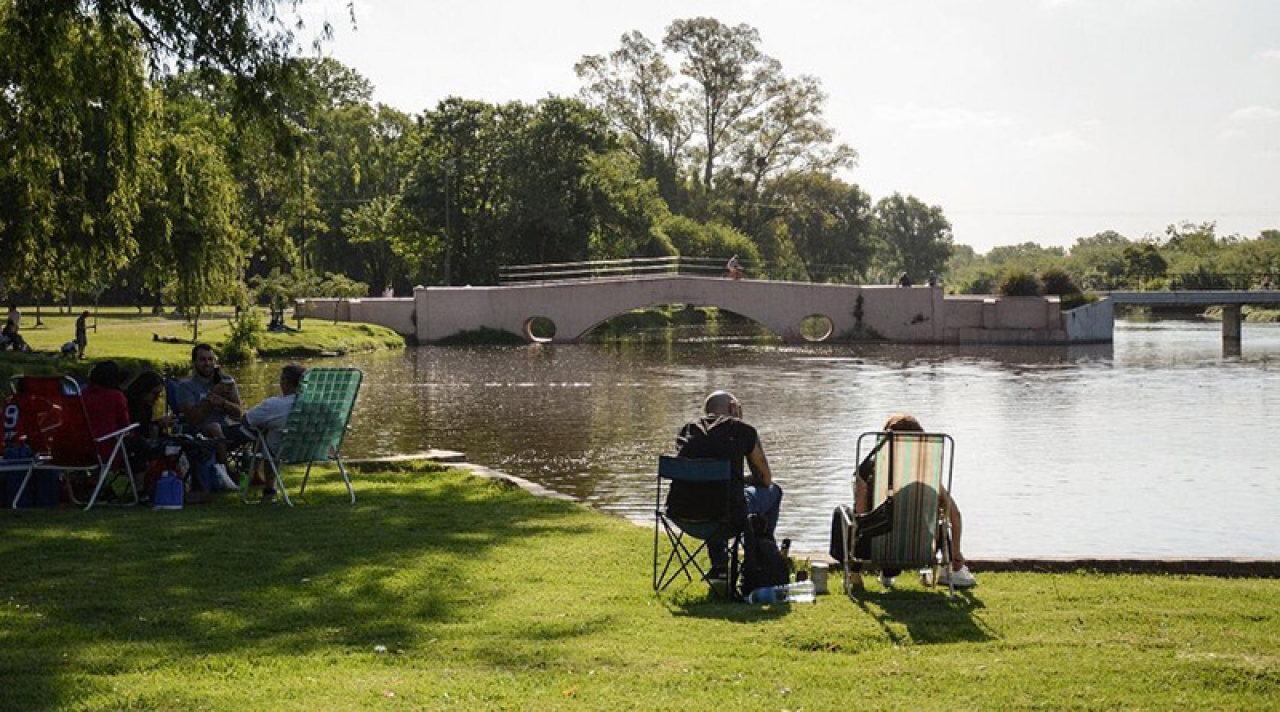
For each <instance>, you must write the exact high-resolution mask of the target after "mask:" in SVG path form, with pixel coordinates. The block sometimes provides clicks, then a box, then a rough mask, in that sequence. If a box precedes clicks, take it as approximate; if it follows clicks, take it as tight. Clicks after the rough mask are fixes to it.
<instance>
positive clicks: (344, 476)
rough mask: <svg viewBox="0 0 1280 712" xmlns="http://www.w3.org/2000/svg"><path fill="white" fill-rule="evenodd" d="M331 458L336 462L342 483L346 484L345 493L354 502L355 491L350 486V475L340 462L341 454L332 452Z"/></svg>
mask: <svg viewBox="0 0 1280 712" xmlns="http://www.w3.org/2000/svg"><path fill="white" fill-rule="evenodd" d="M333 459H334V461H335V462H337V463H338V473H339V474H341V475H342V483H343V484H345V485H346V486H347V494H348V495H350V496H351V503H352V504H355V503H356V491H355V490H354V489H352V488H351V476H350V475H348V474H347V468H346V466H345V465H343V464H342V456H341V455H338V454H336V453H335V454H334V456H333Z"/></svg>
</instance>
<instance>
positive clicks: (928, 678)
mask: <svg viewBox="0 0 1280 712" xmlns="http://www.w3.org/2000/svg"><path fill="white" fill-rule="evenodd" d="M296 477H297V476H296V474H295V475H294V479H295V480H296ZM356 487H357V493H358V495H359V497H360V501H359V503H358V504H357V505H356V506H354V507H352V506H349V505H347V504H345V503H344V501H343V492H342V490H341V487H340V485H339V484H337V483H336V481H335V480H334V479H333V478H332V475H330V476H329V477H328V478H326V480H325V481H324V483H323V486H321V487H320V488H319V491H317V492H316V493H315V494H314V496H313V497H312V500H313V501H312V502H311V503H309V504H304V505H300V506H298V507H297V508H295V509H292V510H289V509H285V508H282V507H247V506H242V505H240V504H239V503H238V502H236V501H232V500H229V499H225V500H220V501H216V502H214V503H212V504H210V505H203V506H199V507H190V508H188V509H186V510H184V511H181V512H153V511H149V510H144V509H127V510H118V509H116V510H112V509H105V508H104V509H101V510H99V509H95V510H94V511H92V512H89V513H84V512H79V511H70V510H25V511H20V512H16V513H14V512H9V511H5V512H3V513H0V561H3V562H4V566H3V567H2V568H0V680H3V691H2V693H0V707H6V708H13V709H51V708H71V709H119V708H128V709H213V710H244V709H297V710H317V709H323V710H334V709H339V710H340V709H352V710H354V709H369V708H387V709H402V708H403V709H420V708H459V709H480V708H507V709H546V708H553V709H556V708H561V709H615V708H616V709H668V708H683V709H711V708H713V707H715V708H726V709H791V710H801V709H807V710H817V709H835V708H844V707H850V706H854V705H856V706H858V707H869V708H871V709H876V708H884V707H890V708H925V709H957V708H958V709H970V708H978V707H981V708H1003V707H1047V708H1054V709H1057V708H1063V707H1068V708H1069V707H1077V708H1111V707H1130V708H1132V707H1143V708H1172V707H1194V708H1235V709H1260V708H1274V707H1275V705H1276V700H1277V699H1280V620H1278V619H1280V581H1272V580H1243V579H1241V580H1226V579H1212V578H1201V577H1172V576H1101V575H1092V574H1088V573H1077V574H1068V575H1050V574H985V575H982V574H981V573H980V576H981V578H982V583H981V586H980V587H979V588H977V589H976V590H974V591H973V592H972V593H971V594H966V595H963V596H960V597H958V598H956V599H954V600H951V601H948V600H947V599H946V597H945V595H943V594H942V593H941V592H940V591H931V590H925V589H920V588H916V587H915V586H914V585H913V584H907V585H905V586H904V587H903V588H901V589H899V590H897V591H894V592H891V593H883V592H877V591H874V590H873V591H869V592H867V593H865V594H863V595H861V596H860V598H859V600H857V601H856V602H854V601H850V600H849V599H848V598H846V597H843V596H840V595H834V594H833V595H830V596H823V597H819V600H818V602H817V603H816V604H812V605H797V606H795V607H792V608H789V609H788V608H787V607H784V606H775V607H751V606H746V605H743V604H727V603H719V602H714V601H710V600H709V599H708V598H707V596H706V595H705V589H704V587H703V586H702V585H699V584H691V585H688V586H686V587H684V588H682V589H679V590H676V591H672V592H669V593H668V594H665V595H663V596H662V597H655V596H654V595H653V593H652V591H651V590H650V582H649V577H650V556H651V548H650V547H651V545H652V544H651V542H652V540H651V538H650V537H651V534H652V533H651V531H649V530H647V529H642V528H639V527H636V526H634V525H632V524H629V523H626V522H623V521H621V520H619V519H616V518H614V517H610V516H607V515H604V514H600V513H597V512H594V511H592V510H589V509H587V508H586V507H583V506H579V505H574V504H569V503H564V502H559V501H553V500H544V499H536V498H534V497H531V496H529V495H527V494H526V493H524V492H523V491H520V490H517V489H514V488H511V487H509V486H505V485H503V484H500V483H495V482H491V481H486V480H480V479H476V478H471V477H469V476H466V475H464V474H460V473H454V472H400V473H383V474H362V475H359V476H358V477H357V479H356ZM904 578H907V577H904ZM380 646H382V647H380ZM383 648H385V652H382V651H383Z"/></svg>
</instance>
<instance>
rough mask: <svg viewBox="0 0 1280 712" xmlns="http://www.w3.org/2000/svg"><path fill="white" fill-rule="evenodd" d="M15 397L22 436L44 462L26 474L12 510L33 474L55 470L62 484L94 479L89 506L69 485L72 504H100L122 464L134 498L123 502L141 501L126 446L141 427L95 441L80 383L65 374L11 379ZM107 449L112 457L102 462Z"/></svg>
mask: <svg viewBox="0 0 1280 712" xmlns="http://www.w3.org/2000/svg"><path fill="white" fill-rule="evenodd" d="M13 393H14V396H13V401H12V404H13V405H16V406H17V408H18V413H17V418H18V432H19V433H21V434H23V435H26V437H27V444H28V445H30V446H31V449H32V450H33V451H34V452H35V454H36V456H37V457H38V458H39V460H40V461H39V463H38V464H36V465H35V467H33V468H32V469H31V470H28V472H27V475H26V477H24V478H23V480H22V484H21V485H20V486H19V487H18V492H17V495H16V496H15V497H14V498H13V503H14V504H13V506H14V508H17V506H18V499H19V498H20V497H21V496H22V492H23V490H25V489H26V488H27V485H28V484H29V483H30V481H31V475H32V472H33V471H34V470H36V469H41V470H57V471H58V472H61V473H63V479H64V480H66V479H67V478H68V477H70V476H73V475H86V476H88V477H89V478H90V480H91V481H92V480H93V479H96V483H95V484H94V487H93V494H91V495H90V496H89V499H88V501H87V502H81V501H80V500H79V499H78V498H77V497H76V493H75V488H74V487H72V486H70V482H69V481H68V482H67V485H68V486H67V492H68V495H69V496H70V498H71V501H72V502H73V503H75V504H84V508H85V509H86V510H88V509H89V508H91V507H93V505H94V503H95V502H97V501H98V495H99V494H100V493H101V492H102V487H103V486H104V485H105V484H106V483H107V479H108V476H109V475H111V474H112V473H113V472H115V471H116V470H118V469H119V468H120V466H121V465H123V466H124V468H123V469H124V472H125V475H126V476H127V479H128V481H129V492H131V493H132V495H133V498H132V500H129V501H126V502H124V504H137V503H138V501H139V499H140V498H139V497H138V486H137V485H136V484H135V483H134V481H133V468H132V467H131V466H130V465H129V457H128V455H127V453H126V452H125V448H124V438H125V435H127V434H128V433H129V432H130V431H132V430H133V429H134V428H136V427H138V424H137V423H133V424H131V425H130V426H129V427H127V428H121V429H120V430H117V431H115V432H112V433H107V434H105V435H100V436H98V437H94V435H93V429H92V428H91V427H90V421H89V411H88V409H86V408H85V404H84V399H83V397H82V396H81V394H80V384H78V383H76V382H75V380H73V379H71V378H67V377H65V376H64V377H58V376H18V377H17V378H15V379H13ZM108 448H109V452H110V454H109V455H108V456H107V457H106V459H103V451H104V450H108Z"/></svg>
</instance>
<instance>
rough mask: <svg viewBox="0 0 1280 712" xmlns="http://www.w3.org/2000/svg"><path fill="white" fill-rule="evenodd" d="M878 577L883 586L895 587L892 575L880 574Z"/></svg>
mask: <svg viewBox="0 0 1280 712" xmlns="http://www.w3.org/2000/svg"><path fill="white" fill-rule="evenodd" d="M876 578H877V579H879V581H880V585H881V586H884V587H885V588H893V577H892V576H885V575H884V574H880V575H879V576H877V577H876Z"/></svg>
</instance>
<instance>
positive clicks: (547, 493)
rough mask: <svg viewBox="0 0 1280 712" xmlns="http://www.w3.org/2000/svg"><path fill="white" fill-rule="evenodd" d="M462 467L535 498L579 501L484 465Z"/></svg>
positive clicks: (468, 464)
mask: <svg viewBox="0 0 1280 712" xmlns="http://www.w3.org/2000/svg"><path fill="white" fill-rule="evenodd" d="M462 466H463V467H465V468H466V469H467V470H469V471H470V472H471V474H473V475H475V476H476V477H483V478H484V479H486V480H493V481H494V482H501V483H503V484H506V485H508V486H511V487H519V488H520V489H522V490H524V491H526V492H528V493H529V494H531V495H534V496H535V497H547V498H549V499H558V500H560V501H562V502H577V501H578V500H577V499H576V498H574V497H571V496H569V495H567V494H565V493H563V492H557V491H555V490H553V489H548V488H546V487H543V486H542V485H540V484H538V483H537V482H532V481H530V480H526V479H525V478H523V477H516V476H515V475H508V474H507V473H505V472H499V471H497V470H491V469H489V468H487V467H485V466H483V465H474V464H472V463H469V462H467V463H463V464H462Z"/></svg>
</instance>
